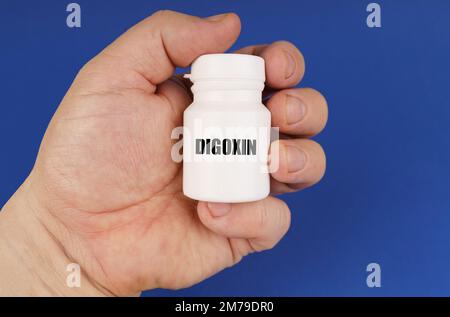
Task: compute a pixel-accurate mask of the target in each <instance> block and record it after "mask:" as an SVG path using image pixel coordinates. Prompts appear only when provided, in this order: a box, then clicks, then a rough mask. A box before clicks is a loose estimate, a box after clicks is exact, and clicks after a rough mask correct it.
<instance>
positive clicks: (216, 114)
mask: <svg viewBox="0 0 450 317" xmlns="http://www.w3.org/2000/svg"><path fill="white" fill-rule="evenodd" d="M186 77H188V78H190V79H191V81H192V82H193V85H192V92H193V96H194V98H193V103H192V104H191V105H190V106H189V107H188V108H187V109H186V110H185V112H184V123H183V192H184V194H185V195H186V196H187V197H190V198H192V199H196V200H202V201H209V202H228V203H238V202H248V201H255V200H260V199H263V198H265V197H266V196H267V195H268V194H269V191H270V179H269V173H268V154H269V145H270V121H271V118H270V112H269V110H268V109H267V108H266V107H265V106H264V105H263V103H262V90H263V89H264V81H265V67H264V60H263V59H262V58H260V57H257V56H252V55H244V54H208V55H202V56H200V57H199V58H197V59H196V60H195V61H194V63H193V64H192V67H191V73H190V74H189V75H186Z"/></svg>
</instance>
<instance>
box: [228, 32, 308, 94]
mask: <svg viewBox="0 0 450 317" xmlns="http://www.w3.org/2000/svg"><path fill="white" fill-rule="evenodd" d="M236 53H239V54H251V55H257V56H260V57H262V58H263V59H264V61H265V63H266V85H267V86H269V87H270V88H273V89H284V88H291V87H294V86H296V85H297V84H298V83H299V82H300V81H301V79H302V78H303V75H304V74H305V60H304V58H303V55H302V53H301V52H300V51H299V50H298V49H297V47H295V45H293V44H292V43H290V42H287V41H278V42H274V43H272V44H269V45H252V46H247V47H244V48H241V49H239V50H237V51H236Z"/></svg>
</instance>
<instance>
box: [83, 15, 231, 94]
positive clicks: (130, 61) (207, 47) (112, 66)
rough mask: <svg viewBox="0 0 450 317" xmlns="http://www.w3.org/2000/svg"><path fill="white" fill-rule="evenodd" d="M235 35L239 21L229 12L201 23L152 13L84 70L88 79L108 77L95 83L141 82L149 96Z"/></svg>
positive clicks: (228, 43)
mask: <svg viewBox="0 0 450 317" xmlns="http://www.w3.org/2000/svg"><path fill="white" fill-rule="evenodd" d="M239 32H240V20H239V17H238V16H237V15H236V14H234V13H228V14H221V15H216V16H212V17H209V18H205V19H202V18H199V17H195V16H190V15H186V14H182V13H178V12H174V11H169V10H163V11H158V12H156V13H155V14H153V15H152V16H150V17H148V18H146V19H144V20H143V21H141V22H140V23H138V24H136V25H135V26H133V27H132V28H131V29H129V30H128V31H127V32H125V33H124V34H123V35H121V36H120V37H119V38H118V39H117V40H116V41H114V42H113V43H112V44H110V45H109V46H108V47H107V48H106V49H104V50H103V51H102V52H101V53H100V54H99V55H98V56H97V57H95V58H94V59H93V60H92V61H91V62H89V63H88V64H87V66H86V67H87V68H89V70H90V71H89V73H90V74H95V75H96V76H101V74H104V75H105V76H107V77H108V78H107V80H104V81H101V80H100V81H99V80H96V82H97V83H98V82H100V83H102V82H103V84H104V85H105V84H106V85H111V84H114V83H115V84H119V85H121V86H122V87H123V86H124V85H125V87H127V88H128V87H130V88H136V87H135V86H136V84H142V85H144V83H142V77H143V78H144V79H146V80H147V83H145V84H147V85H148V82H149V83H150V84H151V86H152V87H151V89H152V90H153V91H154V90H155V86H156V85H157V84H159V83H161V82H163V81H165V80H166V79H168V78H169V77H170V76H172V74H173V72H174V70H175V67H176V66H180V67H187V66H189V65H190V64H191V63H192V62H193V61H194V59H195V58H197V57H198V56H200V55H202V54H207V53H221V52H224V51H226V50H227V49H229V48H230V47H231V46H232V45H233V43H234V42H235V41H236V39H237V37H238V36H239ZM130 71H131V72H130ZM124 74H127V75H124ZM128 74H130V75H128ZM114 75H116V76H114ZM136 75H137V76H136ZM139 78H140V80H139ZM97 79H98V78H97ZM105 79H106V78H105ZM101 88H104V87H101Z"/></svg>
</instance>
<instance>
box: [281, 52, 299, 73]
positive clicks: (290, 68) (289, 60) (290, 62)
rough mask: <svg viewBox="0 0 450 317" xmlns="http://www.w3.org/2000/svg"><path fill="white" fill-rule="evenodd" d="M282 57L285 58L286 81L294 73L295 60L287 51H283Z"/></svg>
mask: <svg viewBox="0 0 450 317" xmlns="http://www.w3.org/2000/svg"><path fill="white" fill-rule="evenodd" d="M284 57H285V58H286V69H285V78H286V79H288V78H289V77H291V76H292V75H293V74H294V72H295V67H296V65H295V59H294V58H293V57H292V55H291V54H289V53H288V52H287V51H284Z"/></svg>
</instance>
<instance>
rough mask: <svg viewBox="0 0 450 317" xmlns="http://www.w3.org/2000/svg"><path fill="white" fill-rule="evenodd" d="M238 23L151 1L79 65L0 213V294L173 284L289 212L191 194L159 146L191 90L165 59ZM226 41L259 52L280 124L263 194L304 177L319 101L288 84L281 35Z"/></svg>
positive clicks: (318, 166) (130, 290)
mask: <svg viewBox="0 0 450 317" xmlns="http://www.w3.org/2000/svg"><path fill="white" fill-rule="evenodd" d="M239 32H240V21H239V18H238V17H237V16H236V15H235V14H224V15H219V16H214V17H210V18H206V19H201V18H197V17H193V16H188V15H184V14H180V13H176V12H171V11H160V12H157V13H155V14H154V15H152V16H151V17H149V18H147V19H145V20H144V21H142V22H140V23H139V24H137V25H135V26H134V27H133V28H131V29H130V30H129V31H127V32H126V33H125V34H123V35H122V36H121V37H120V38H118V39H117V40H116V41H115V42H113V43H112V44H111V45H109V46H108V47H107V48H106V49H105V50H103V51H102V52H101V53H100V54H99V55H98V56H96V57H95V58H94V59H92V60H91V61H90V62H89V63H87V64H86V65H85V66H84V67H83V68H82V69H81V71H80V72H79V74H78V75H77V77H76V79H75V81H74V82H73V84H72V86H71V88H70V89H69V91H68V92H67V94H66V96H65V97H64V99H63V101H62V102H61V104H60V106H59V108H58V110H57V112H56V113H55V115H54V117H53V119H52V120H51V123H50V125H49V127H48V129H47V131H46V133H45V136H44V139H43V141H42V145H41V147H40V150H39V154H38V158H37V161H36V164H35V166H34V168H33V170H32V172H31V173H30V175H29V177H28V178H27V179H26V181H25V182H24V184H23V185H22V186H21V188H20V189H19V190H18V191H17V192H16V194H15V195H14V196H13V197H12V198H11V199H10V201H9V202H8V203H7V204H6V206H5V207H4V211H3V212H1V213H0V251H1V252H2V253H3V254H4V256H3V259H2V260H0V261H1V262H0V272H1V273H0V293H2V292H3V293H4V294H22V295H23V294H35V295H51V294H55V295H64V294H77V295H101V294H113V295H132V294H138V293H139V292H140V291H142V290H145V289H152V288H170V289H176V288H181V287H187V286H190V285H192V284H194V283H198V282H199V281H201V280H203V279H205V278H207V277H208V276H211V275H212V274H214V273H217V272H218V271H220V270H222V269H224V268H226V267H229V266H231V265H234V264H236V263H237V262H238V261H239V260H240V259H241V258H242V257H243V256H245V255H247V254H249V253H251V252H254V251H262V250H266V249H270V248H272V247H273V246H274V245H275V244H276V243H277V242H278V241H279V240H280V239H281V238H282V237H283V235H284V234H285V233H286V231H287V230H288V227H289V224H290V211H289V208H288V207H287V206H286V204H285V203H284V202H283V201H281V200H279V199H277V198H275V197H272V196H270V197H268V198H266V199H264V200H261V201H257V202H252V203H242V204H217V203H207V202H197V201H193V200H191V199H189V198H187V197H185V196H184V195H183V193H182V182H181V175H182V167H181V166H182V164H179V163H175V162H173V161H172V159H171V147H172V145H173V142H174V141H173V140H171V138H170V135H171V131H172V129H173V128H175V127H177V126H182V124H183V123H182V114H183V111H184V110H185V108H186V107H187V106H188V105H189V104H190V103H191V102H192V100H191V94H190V91H189V85H188V84H187V83H186V82H185V81H184V80H183V79H181V78H180V77H173V72H174V69H175V67H176V66H180V67H187V66H189V65H190V64H191V63H192V61H193V60H194V59H195V58H197V57H198V56H199V55H202V54H207V53H219V52H224V51H226V50H227V49H228V48H230V47H231V45H232V44H233V43H234V41H235V40H236V39H237V37H238V35H239ZM238 52H239V53H242V54H255V55H259V56H261V57H263V58H264V59H265V63H266V77H267V79H266V84H267V89H268V91H271V92H274V94H273V96H272V97H271V98H270V99H269V100H268V101H267V102H266V105H267V107H268V109H269V110H270V111H271V113H272V125H273V126H277V127H279V128H280V132H281V133H282V134H284V136H285V138H283V139H282V140H281V141H279V142H280V167H279V169H278V170H277V171H276V172H274V173H272V175H271V190H272V193H273V194H278V193H286V192H293V191H297V190H300V189H303V188H305V187H308V186H311V185H312V184H314V183H316V182H318V181H319V180H320V178H321V177H322V176H323V174H324V171H325V156H324V153H323V151H322V149H321V147H320V146H319V145H318V144H317V143H316V142H314V141H312V140H309V139H308V138H307V137H310V136H313V135H314V134H316V133H318V132H320V131H321V130H322V129H323V127H324V126H325V123H326V120H327V105H326V101H325V99H324V98H323V97H322V95H321V94H319V93H318V92H317V91H315V90H313V89H308V88H291V87H294V86H295V85H297V84H298V83H299V81H300V80H301V78H302V76H303V74H304V60H303V57H302V54H301V53H300V52H299V51H298V50H297V48H295V46H293V45H292V44H290V43H288V42H275V43H273V44H270V45H257V46H251V47H246V48H243V49H241V50H239V51H238ZM71 262H74V263H77V264H79V265H80V267H81V270H82V271H81V273H82V275H81V288H79V289H69V288H68V287H67V286H66V284H65V277H66V275H67V274H68V272H66V265H67V264H68V263H71ZM7 272H9V273H7ZM25 277H26V278H27V281H28V284H27V283H25V282H24V281H23V279H24V278H25Z"/></svg>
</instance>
